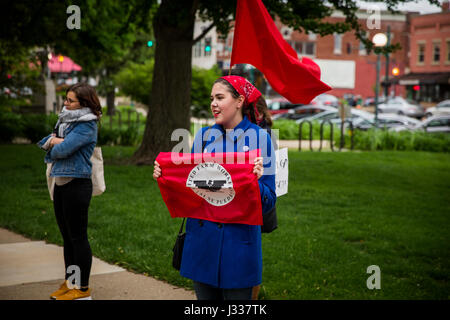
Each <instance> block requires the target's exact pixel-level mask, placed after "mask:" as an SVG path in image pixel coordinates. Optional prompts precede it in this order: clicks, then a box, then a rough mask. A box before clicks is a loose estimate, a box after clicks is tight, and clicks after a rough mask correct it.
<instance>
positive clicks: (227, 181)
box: [156, 149, 262, 225]
mask: <svg viewBox="0 0 450 320" xmlns="http://www.w3.org/2000/svg"><path fill="white" fill-rule="evenodd" d="M259 151H260V150H259V149H257V150H252V151H249V152H237V153H234V152H227V153H215V154H211V153H203V154H202V153H189V154H179V153H174V152H161V153H160V154H159V155H158V157H157V158H156V161H158V163H159V164H160V166H161V171H162V175H161V177H160V178H158V186H159V190H160V191H161V196H162V198H163V200H164V202H165V204H166V206H167V209H168V210H169V212H170V215H171V216H172V217H173V218H175V217H190V218H197V219H203V220H209V221H214V222H222V223H242V224H250V225H262V207H261V194H260V191H259V184H258V179H257V177H256V175H255V174H254V173H253V167H254V159H255V158H256V157H257V156H258V155H259Z"/></svg>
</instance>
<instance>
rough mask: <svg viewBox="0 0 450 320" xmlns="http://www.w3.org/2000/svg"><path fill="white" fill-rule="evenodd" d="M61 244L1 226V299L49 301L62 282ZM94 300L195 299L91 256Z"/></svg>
mask: <svg viewBox="0 0 450 320" xmlns="http://www.w3.org/2000/svg"><path fill="white" fill-rule="evenodd" d="M63 275H64V259H63V249H62V247H59V246H56V245H53V244H47V243H45V242H44V241H31V240H29V239H27V238H24V237H23V236H21V235H17V234H15V233H13V232H10V231H8V230H6V229H1V228H0V300H48V299H49V295H50V293H52V292H53V291H55V290H56V289H58V288H59V286H60V284H61V283H62V282H63ZM89 285H90V287H91V289H92V299H94V300H194V299H195V294H194V292H193V291H189V290H185V289H183V288H178V287H174V286H172V285H170V284H168V283H166V282H163V281H160V280H156V279H154V278H151V277H147V276H144V275H141V274H135V273H132V272H129V271H126V270H125V269H123V268H120V267H118V266H114V265H110V264H107V263H106V262H104V261H101V260H100V259H97V258H95V257H93V259H92V269H91V277H90V281H89Z"/></svg>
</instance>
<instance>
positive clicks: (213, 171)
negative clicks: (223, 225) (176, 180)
mask: <svg viewBox="0 0 450 320" xmlns="http://www.w3.org/2000/svg"><path fill="white" fill-rule="evenodd" d="M186 187H189V188H192V191H194V192H195V193H196V194H197V195H198V196H200V197H202V198H203V199H205V200H206V201H207V202H208V203H209V204H212V205H213V206H217V207H220V206H224V205H226V204H228V203H230V202H231V201H232V200H233V199H234V196H235V192H234V189H233V181H232V180H231V175H230V174H229V173H228V171H227V170H225V168H224V167H222V166H221V165H220V164H218V163H215V162H206V163H200V164H199V165H197V166H196V167H194V169H192V170H191V172H190V173H189V176H188V178H187V180H186Z"/></svg>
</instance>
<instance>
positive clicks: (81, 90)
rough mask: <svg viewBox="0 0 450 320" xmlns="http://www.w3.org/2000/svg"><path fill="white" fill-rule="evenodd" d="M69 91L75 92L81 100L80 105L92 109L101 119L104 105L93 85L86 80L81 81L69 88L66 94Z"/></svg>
mask: <svg viewBox="0 0 450 320" xmlns="http://www.w3.org/2000/svg"><path fill="white" fill-rule="evenodd" d="M69 91H72V92H73V93H75V95H76V97H77V99H78V101H79V102H80V106H82V107H87V108H89V109H91V111H92V113H93V114H95V115H96V116H97V119H100V117H101V116H102V106H101V105H100V100H99V99H98V96H97V92H95V89H94V88H93V87H91V86H90V85H88V84H87V83H85V82H79V83H76V84H73V85H71V86H70V87H69V88H67V90H66V95H67V94H68V93H69Z"/></svg>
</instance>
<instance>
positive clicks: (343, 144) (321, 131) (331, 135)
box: [298, 119, 355, 152]
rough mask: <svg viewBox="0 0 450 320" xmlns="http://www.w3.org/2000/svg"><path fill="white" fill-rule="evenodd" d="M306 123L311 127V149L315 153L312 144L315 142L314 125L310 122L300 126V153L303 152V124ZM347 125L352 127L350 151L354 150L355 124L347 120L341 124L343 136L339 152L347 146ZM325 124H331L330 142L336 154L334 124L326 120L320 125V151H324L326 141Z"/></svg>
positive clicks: (307, 121) (306, 121)
mask: <svg viewBox="0 0 450 320" xmlns="http://www.w3.org/2000/svg"><path fill="white" fill-rule="evenodd" d="M304 123H306V124H308V125H309V149H310V150H311V151H314V149H313V146H312V145H313V143H312V142H313V124H312V122H311V121H309V120H303V121H301V122H300V123H299V125H298V151H301V150H302V133H303V124H304ZM346 123H348V124H349V126H350V141H351V143H350V150H353V148H354V135H355V130H354V127H353V122H352V121H350V120H348V119H347V120H345V121H342V122H341V126H340V129H341V136H340V140H339V149H338V151H341V150H342V149H343V148H344V146H345V135H344V129H345V124H346ZM325 124H329V126H330V140H329V142H330V148H331V151H333V152H334V151H336V150H335V148H334V124H333V123H332V122H331V121H330V120H324V121H322V122H321V124H320V146H319V149H318V151H322V144H323V140H324V138H323V132H324V126H325Z"/></svg>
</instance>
